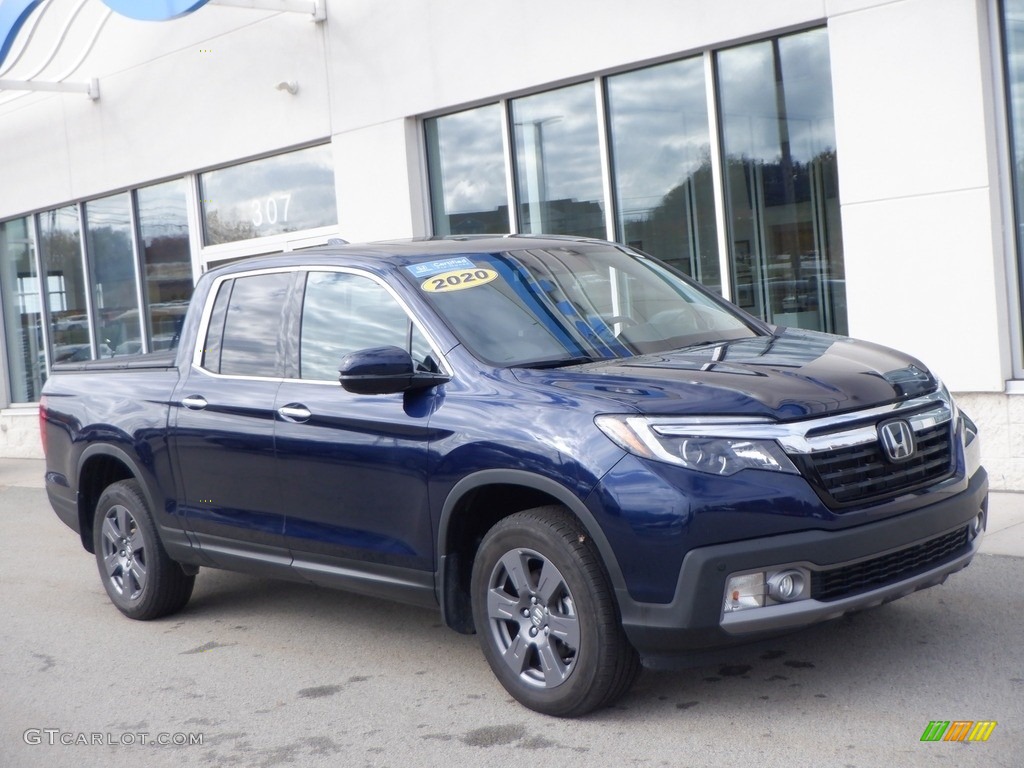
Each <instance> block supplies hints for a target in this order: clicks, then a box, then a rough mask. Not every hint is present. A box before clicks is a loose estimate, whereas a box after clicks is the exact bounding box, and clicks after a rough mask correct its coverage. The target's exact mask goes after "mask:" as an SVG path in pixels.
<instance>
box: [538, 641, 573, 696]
mask: <svg viewBox="0 0 1024 768" xmlns="http://www.w3.org/2000/svg"><path fill="white" fill-rule="evenodd" d="M537 655H538V656H540V670H541V673H542V674H543V675H544V684H545V685H546V686H547V687H548V688H551V687H553V686H556V685H558V684H559V683H564V682H565V679H566V678H567V677H568V676H569V666H568V665H567V664H566V663H565V662H564V661H562V658H561V657H560V656H559V655H558V653H557V652H556V651H555V648H554V646H553V645H551V643H541V644H540V645H538V646H537Z"/></svg>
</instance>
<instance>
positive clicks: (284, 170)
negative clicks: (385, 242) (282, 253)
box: [201, 145, 338, 245]
mask: <svg viewBox="0 0 1024 768" xmlns="http://www.w3.org/2000/svg"><path fill="white" fill-rule="evenodd" d="M201 183H202V200H203V213H204V218H205V224H206V237H207V244H208V245H215V244H217V243H225V242H232V241H235V240H243V239H247V238H251V237H264V236H266V235H273V234H279V233H282V232H296V231H299V230H303V229H311V228H313V227H322V226H330V225H332V224H336V223H337V221H338V213H337V206H336V202H335V191H334V170H333V162H332V157H331V150H330V146H329V145H323V146H318V147H310V148H309V149H303V150H299V151H297V152H289V153H288V154H284V155H276V156H274V157H268V158H265V159H263V160H254V161H253V162H251V163H244V164H242V165H236V166H232V167H231V168H222V169H220V170H217V171H210V172H208V173H204V174H203V175H202V177H201Z"/></svg>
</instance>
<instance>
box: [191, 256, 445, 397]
mask: <svg viewBox="0 0 1024 768" xmlns="http://www.w3.org/2000/svg"><path fill="white" fill-rule="evenodd" d="M280 272H287V273H289V274H290V273H294V272H305V273H307V275H308V273H310V272H342V273H344V274H348V275H356V276H358V277H366V278H369V279H370V280H372V281H373V282H375V283H377V284H378V285H380V286H381V287H382V288H384V290H385V291H387V292H388V294H389V295H390V296H391V297H392V298H393V299H394V300H395V301H396V302H397V303H398V306H400V307H401V308H402V311H403V312H405V314H406V316H407V317H408V318H409V321H410V322H411V323H412V324H413V326H414V327H415V328H416V329H417V330H418V331H419V332H420V334H421V335H422V336H423V338H424V339H426V340H427V344H429V345H430V350H431V351H432V352H433V353H434V355H435V357H436V358H437V361H438V368H439V369H440V371H439V372H440V373H442V374H443V375H445V376H452V375H453V374H452V371H451V369H450V367H449V366H448V363H447V360H445V357H444V355H443V354H442V353H441V352H440V351H439V350H440V348H441V347H440V345H439V344H438V343H437V340H436V339H434V337H433V336H431V335H430V334H429V333H428V332H427V331H426V330H424V328H423V326H422V325H421V324H420V323H419V322H418V320H417V318H416V315H415V313H413V312H412V310H411V309H410V307H409V303H408V302H407V301H405V299H403V298H402V297H401V296H400V295H399V294H398V292H397V291H395V289H394V288H393V287H392V286H391V285H389V284H388V282H387V281H386V280H384V279H383V278H381V277H379V276H378V275H375V274H373V273H372V272H366V271H364V270H361V269H356V268H354V267H337V266H330V265H315V264H312V265H302V266H297V267H264V268H262V269H252V270H247V271H244V272H232V273H230V274H227V275H222V276H220V277H218V278H216V279H215V280H214V282H213V285H212V286H211V287H210V290H209V292H208V293H207V295H206V306H205V307H203V316H202V319H201V320H200V322H199V330H198V332H197V334H196V341H195V346H194V347H193V349H192V369H193V370H195V371H201V372H202V373H203V374H205V375H207V376H212V377H214V378H217V379H245V380H246V381H278V382H284V381H301V382H304V383H307V384H330V385H333V386H335V387H336V386H338V381H337V379H303V378H300V377H298V376H296V377H294V378H288V377H280V376H248V375H245V374H238V373H215V372H214V371H211V370H210V369H209V368H204V367H203V366H202V364H201V363H202V359H203V344H205V343H206V334H207V332H208V330H209V326H210V317H211V316H212V314H213V305H214V303H215V302H216V297H217V294H218V293H219V292H220V288H221V286H222V285H223V284H224V282H225V281H227V280H235V279H237V278H241V277H254V276H257V275H269V274H275V273H280ZM299 329H300V331H299V332H300V334H301V323H300V325H299Z"/></svg>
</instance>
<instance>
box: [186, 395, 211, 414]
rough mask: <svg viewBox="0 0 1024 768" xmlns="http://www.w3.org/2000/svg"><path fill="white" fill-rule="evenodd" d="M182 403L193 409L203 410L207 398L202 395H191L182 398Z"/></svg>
mask: <svg viewBox="0 0 1024 768" xmlns="http://www.w3.org/2000/svg"><path fill="white" fill-rule="evenodd" d="M181 404H182V405H184V406H185V407H186V408H188V409H189V410H192V411H201V410H203V408H205V407H206V398H205V397H203V396H202V395H189V396H188V397H183V398H181Z"/></svg>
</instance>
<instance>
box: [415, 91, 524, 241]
mask: <svg viewBox="0 0 1024 768" xmlns="http://www.w3.org/2000/svg"><path fill="white" fill-rule="evenodd" d="M501 119H502V118H501V107H500V106H499V105H497V104H490V105H488V106H486V107H479V108H478V109H470V110H467V111H465V112H458V113H456V114H454V115H445V116H444V117H435V118H432V119H430V120H427V121H426V122H425V125H424V128H425V130H426V135H427V163H428V167H429V172H430V183H431V198H432V199H433V201H434V210H433V213H434V234H436V235H470V234H499V233H502V232H508V231H509V210H508V191H507V188H506V185H505V152H504V150H503V149H502V141H501Z"/></svg>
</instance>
